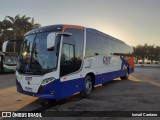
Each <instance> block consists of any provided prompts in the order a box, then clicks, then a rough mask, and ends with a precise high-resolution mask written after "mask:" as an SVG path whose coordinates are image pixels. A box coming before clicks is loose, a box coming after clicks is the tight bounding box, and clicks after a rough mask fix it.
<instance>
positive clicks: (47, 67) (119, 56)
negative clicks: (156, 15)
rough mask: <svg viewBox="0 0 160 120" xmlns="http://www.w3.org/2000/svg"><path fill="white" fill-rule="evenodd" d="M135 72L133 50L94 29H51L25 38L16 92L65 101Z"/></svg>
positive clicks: (52, 27) (40, 29)
mask: <svg viewBox="0 0 160 120" xmlns="http://www.w3.org/2000/svg"><path fill="white" fill-rule="evenodd" d="M133 71H134V57H133V48H132V47H130V46H128V45H127V44H126V43H124V42H123V41H120V40H118V39H116V38H114V37H111V36H109V35H107V34H104V33H102V32H100V31H97V30H95V29H91V28H85V27H81V26H75V25H51V26H46V27H41V28H38V29H34V30H32V31H29V32H27V33H26V34H25V36H24V40H23V43H22V46H21V52H20V57H19V59H18V62H17V68H16V85H17V91H18V92H20V93H22V94H26V95H30V96H35V97H39V98H47V99H63V98H65V97H68V96H71V95H73V94H74V93H78V92H80V93H81V94H82V96H84V97H88V96H89V95H90V93H91V91H92V89H93V88H94V86H95V85H98V84H103V83H106V82H108V81H111V80H113V79H115V78H119V77H120V78H121V79H128V76H129V74H130V73H132V72H133Z"/></svg>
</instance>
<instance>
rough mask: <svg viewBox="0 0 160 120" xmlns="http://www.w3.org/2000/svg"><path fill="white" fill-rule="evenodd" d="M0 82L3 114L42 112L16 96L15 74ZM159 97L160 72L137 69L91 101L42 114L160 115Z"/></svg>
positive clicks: (55, 107) (76, 101)
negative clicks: (76, 112)
mask: <svg viewBox="0 0 160 120" xmlns="http://www.w3.org/2000/svg"><path fill="white" fill-rule="evenodd" d="M0 81H1V84H0V101H1V102H0V111H32V110H35V109H38V108H41V105H40V100H39V99H37V98H35V97H30V96H26V95H22V94H19V93H18V92H16V87H15V75H14V74H5V75H2V74H1V75H0ZM159 93H160V68H153V67H144V68H143V67H136V68H135V72H134V73H133V74H131V75H130V78H129V80H120V79H117V80H113V81H111V82H109V83H107V84H106V85H103V86H98V87H97V88H96V89H95V90H94V91H93V94H92V95H91V96H90V98H81V97H80V96H79V95H76V96H74V97H70V98H68V99H67V100H65V101H63V102H57V105H53V106H50V107H49V108H47V109H46V108H45V109H40V110H43V111H160V94H159ZM79 119H81V118H79ZM110 119H112V118H110ZM114 119H115V118H114ZM116 119H118V118H116ZM121 119H122V120H123V119H124V118H121ZM125 119H126V120H127V118H125Z"/></svg>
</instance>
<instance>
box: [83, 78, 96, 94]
mask: <svg viewBox="0 0 160 120" xmlns="http://www.w3.org/2000/svg"><path fill="white" fill-rule="evenodd" d="M92 88H93V83H92V78H91V77H90V76H86V77H85V81H84V90H83V91H81V95H82V96H83V97H89V96H90V94H91V91H92Z"/></svg>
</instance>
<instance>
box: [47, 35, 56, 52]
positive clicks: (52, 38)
mask: <svg viewBox="0 0 160 120" xmlns="http://www.w3.org/2000/svg"><path fill="white" fill-rule="evenodd" d="M55 38H56V33H49V34H48V36H47V50H52V49H53V48H54V46H55Z"/></svg>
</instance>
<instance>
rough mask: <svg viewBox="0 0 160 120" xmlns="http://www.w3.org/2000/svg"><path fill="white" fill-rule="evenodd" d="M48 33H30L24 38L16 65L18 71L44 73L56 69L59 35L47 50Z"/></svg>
mask: <svg viewBox="0 0 160 120" xmlns="http://www.w3.org/2000/svg"><path fill="white" fill-rule="evenodd" d="M50 33H51V32H45V33H38V34H32V35H27V36H26V37H25V38H24V41H23V43H22V49H21V55H20V59H19V60H18V62H19V64H18V65H17V69H18V68H19V72H20V73H29V74H45V73H46V72H48V71H51V70H53V69H56V67H57V61H58V51H59V39H60V36H57V37H56V39H55V46H54V49H53V50H51V51H49V50H47V36H48V35H49V34H50ZM53 41H54V39H53Z"/></svg>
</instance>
